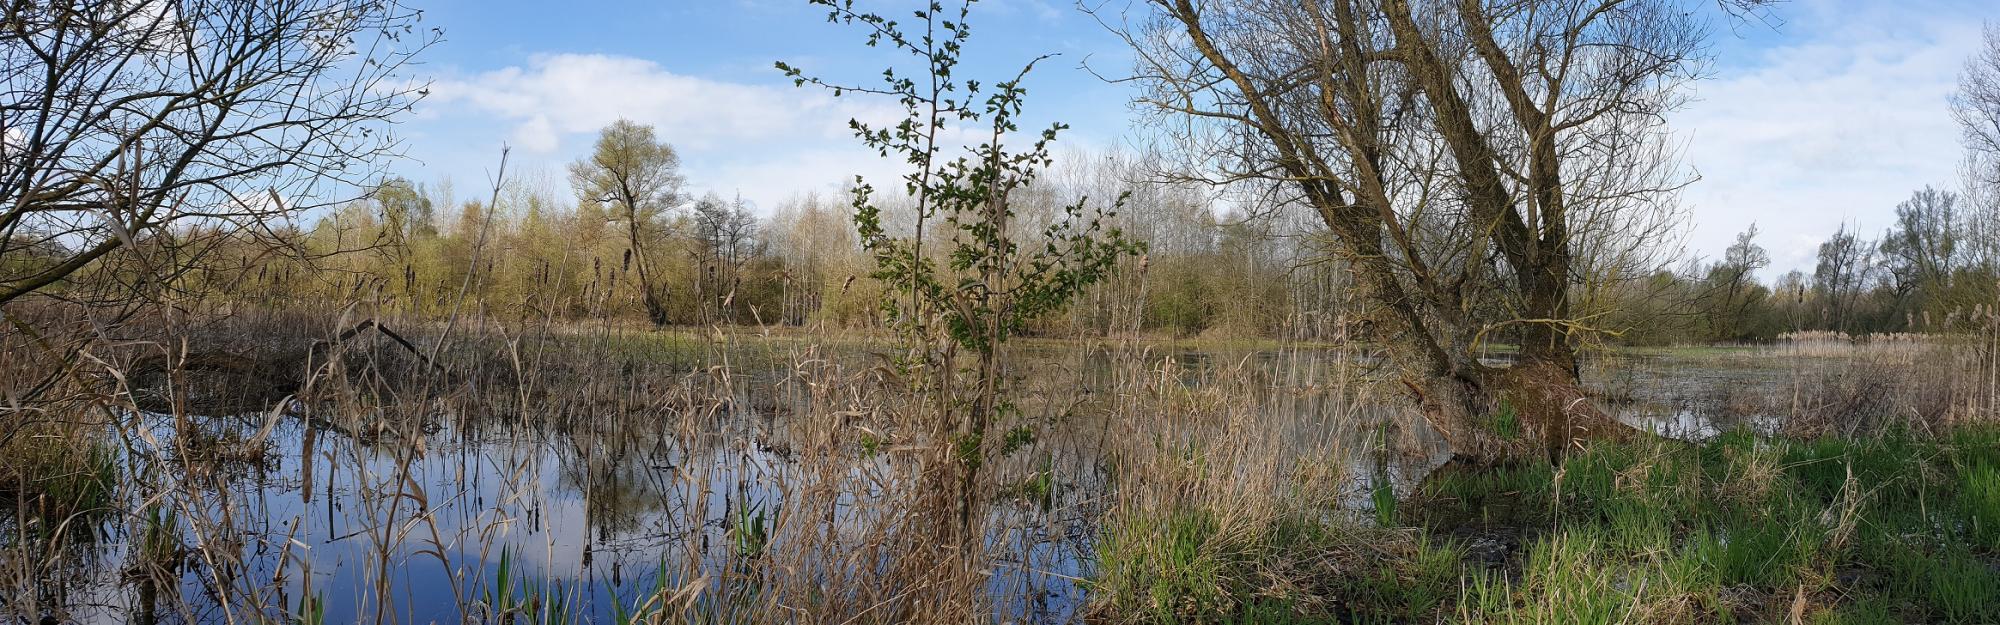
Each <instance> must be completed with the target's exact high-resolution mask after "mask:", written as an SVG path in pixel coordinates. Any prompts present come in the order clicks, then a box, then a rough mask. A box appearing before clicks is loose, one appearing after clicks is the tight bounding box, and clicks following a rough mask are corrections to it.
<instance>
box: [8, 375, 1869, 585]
mask: <svg viewBox="0 0 2000 625" xmlns="http://www.w3.org/2000/svg"><path fill="white" fill-rule="evenodd" d="M691 354H693V355H691ZM341 357H342V358H352V359H354V360H352V361H349V362H347V363H345V364H344V365H343V366H342V367H339V368H334V369H329V371H334V372H335V373H332V374H329V375H327V376H326V377H324V378H321V379H318V380H316V381H315V384H321V385H325V386H323V387H322V388H335V389H339V392H336V393H320V394H317V395H315V394H314V393H311V392H305V393H301V394H300V396H299V397H297V398H288V399H285V400H284V401H282V402H279V403H274V404H273V405H274V406H275V407H276V408H275V409H271V410H265V411H260V412H244V413H241V414H235V415H230V416H222V415H218V414H205V413H201V412H199V411H197V410H195V409H194V408H196V407H197V405H198V404H200V403H201V402H199V401H195V400H196V399H200V398H201V397H203V396H204V395H205V394H214V393H216V391H217V389H215V388H202V387H200V386H198V385H199V384H221V385H224V386H223V387H221V388H223V389H224V390H226V389H227V386H226V385H227V383H228V382H227V380H216V379H209V380H195V379H185V380H183V387H182V388H181V389H179V391H178V392H175V393H169V394H168V395H170V396H171V397H177V398H179V401H178V402H176V401H167V402H165V403H166V404H167V405H164V406H162V405H149V404H158V403H159V402H146V401H139V400H131V401H128V402H126V404H127V407H126V408H124V409H121V410H113V411H111V412H109V413H108V417H107V418H108V423H107V424H106V428H107V433H108V434H109V435H108V436H107V437H106V440H107V441H110V442H109V443H107V444H106V445H105V446H104V448H103V450H102V451H103V453H104V456H105V457H104V462H103V470H104V471H105V472H106V474H107V476H110V477H112V480H111V481H112V482H113V483H115V485H116V487H115V488H113V489H111V491H110V492H109V493H108V494H107V495H106V496H107V497H108V500H107V501H105V502H103V503H102V504H101V505H99V506H96V507H94V508H91V509H87V510H79V511H77V512H75V513H74V514H72V515H70V516H68V517H66V518H62V519H61V520H60V523H59V524H52V523H51V519H50V518H48V517H43V518H33V517H31V516H29V515H27V514H26V513H22V514H10V515H7V518H6V519H4V520H0V534H4V536H5V540H6V541H7V542H9V543H11V544H16V545H21V546H28V545H36V546H38V549H39V550H30V549H25V548H16V549H12V550H10V551H9V552H8V553H7V556H6V557H7V558H8V560H7V561H6V562H5V564H6V566H7V568H8V570H9V571H11V572H13V573H12V575H10V576H9V579H10V581H9V582H8V583H9V584H13V585H14V586H13V587H11V588H8V589H7V593H8V594H10V596H13V597H14V599H12V600H10V601H9V602H8V603H7V604H6V605H4V606H0V609H4V610H5V611H7V612H9V613H12V614H14V615H17V616H26V615H35V614H39V615H42V616H47V617H49V618H52V619H55V620H56V621H58V622H91V623H111V622H140V623H156V622H219V621H221V622H251V621H261V620H265V619H274V618H275V619H294V620H299V621H306V622H377V623H428V622H460V621H466V620H468V619H470V620H479V621H493V620H503V621H504V620H511V619H515V618H520V619H523V620H526V619H534V620H536V621H537V622H556V621H551V620H550V619H553V618H556V617H557V616H559V617H560V621H561V622H599V623H609V622H633V621H636V620H639V619H642V618H646V617H647V616H648V615H652V616H660V615H667V620H687V621H701V622H752V621H761V620H765V619H767V618H769V616H770V615H771V614H773V610H774V609H775V610H784V609H792V610H799V614H800V616H798V617H797V618H798V620H801V621H818V620H825V619H828V618H829V616H836V615H846V616H847V617H851V616H853V615H857V614H862V615H865V614H867V613H868V611H869V610H870V609H872V608H873V606H877V605H881V606H898V605H904V604H902V603H899V602H904V601H907V600H908V599H909V597H910V596H912V595H915V594H921V593H927V592H943V591H945V589H944V588H939V587H927V586H926V584H928V583H931V582H932V580H927V579H925V578H924V577H923V576H924V573H922V571H923V569H922V568H921V567H912V566H911V563H910V562H909V561H908V560H909V559H913V558H919V559H920V558H935V557H954V556H949V555H941V554H944V553H946V552H940V551H936V548H937V547H938V546H939V545H938V543H941V542H948V541H941V540H940V538H939V537H940V536H944V535H948V534H950V532H949V531H948V530H939V529H936V528H933V527H929V526H928V525H935V524H937V523H939V521H937V520H936V517H940V516H942V517H945V518H951V517H952V516H953V515H950V514H943V515H939V514H936V513H937V512H938V510H937V506H939V505H941V504H939V503H938V502H937V501H936V497H935V493H934V492H929V491H933V490H936V488H935V485H934V484H932V483H930V482H928V481H927V477H926V475H925V473H924V470H923V467H924V466H926V465H925V463H926V458H927V457H928V456H927V455H926V454H928V453H929V451H928V450H929V447H928V444H927V443H925V440H926V439H925V434H924V433H923V432H922V431H921V428H920V427H919V426H918V425H917V424H914V423H912V422H909V421H907V420H902V419H901V418H900V417H898V416H897V415H898V410H899V406H898V404H897V403H896V401H895V399H894V397H895V396H896V393H898V392H905V391H906V389H902V388H901V387H899V386H898V385H897V384H898V382H897V381H896V380H895V379H894V377H895V376H894V375H893V373H892V372H890V370H889V369H887V368H885V367H882V366H880V364H879V363H880V362H881V361H882V358H883V357H882V356H880V355H878V354H876V353H875V352H873V351H871V350H868V349H863V348H853V349H846V350H839V351H836V352H823V351H821V350H819V349H817V348H813V347H802V346H795V345H790V344H778V343H763V342H759V341H757V340H755V339H744V340H740V341H729V342H723V343H703V344H701V345H700V349H699V350H695V351H692V352H691V351H690V350H688V349H678V350H667V349H654V348H651V347H647V346H646V345H644V344H629V345H628V344H617V343H603V344H594V345H591V346H589V347H587V348H577V351H574V352H572V353H569V354H568V355H567V356H566V357H554V356H552V357H551V359H550V363H552V364H550V365H547V366H544V367H543V368H542V369H541V370H540V373H537V374H535V375H534V376H533V377H532V378H525V377H524V378H518V379H517V378H514V376H513V375H510V374H507V372H506V371H505V370H501V371H497V372H496V371H488V372H483V373H477V374H473V375H464V376H458V377H455V378H450V379H449V380H448V381H445V380H447V378H444V377H443V376H430V375H428V374H412V373H410V365H409V363H407V362H403V363H398V362H393V361H394V359H393V358H391V357H386V356H382V355H381V353H377V354H375V355H373V356H371V355H369V353H367V352H357V353H354V354H348V355H343V356H341ZM371 358H381V359H382V360H381V362H374V361H371V360H370V359H371ZM1796 362H1797V359H1796V358H1790V357H1789V356H1788V355H1786V354H1781V353H1772V352H1768V351H1758V350H1734V351H1713V352H1701V353H1696V354H1677V353H1617V354H1607V355H1604V356H1602V357H1600V358H1599V359H1597V360H1595V361H1593V363H1592V367H1593V369H1592V371H1594V372H1595V377H1596V381H1595V382H1594V384H1595V385H1596V386H1597V387H1598V388H1599V392H1600V394H1602V395H1604V396H1605V397H1607V398H1608V401H1609V402H1610V403H1611V404H1612V405H1614V406H1616V408H1617V410H1619V411H1620V412H1619V414H1620V415H1621V417H1622V418H1624V419H1625V420H1627V421H1628V422H1630V423H1633V424H1635V425H1640V426H1642V427H1647V428H1649V429H1653V430H1655V431H1658V432H1661V433H1663V434H1667V435H1669V436H1674V437H1682V438H1706V437H1712V436H1713V435H1715V434H1716V433H1718V432H1720V431H1722V430H1724V429H1728V428H1733V427H1738V426H1747V427H1751V428H1757V429H1762V430H1765V431H1767V432H1768V431H1775V430H1776V429H1777V428H1778V427H1779V416H1780V415H1778V414H1776V413H1775V412H1772V410H1774V409H1775V407H1778V406H1781V405H1784V404H1785V400H1784V398H1787V397H1790V396H1792V395H1796V394H1797V393H1798V392H1799V390H1798V389H1799V387H1800V380H1801V377H1800V375H1801V374H1800V371H1799V368H1798V366H1797V365H1796V364H1790V365H1787V364H1781V363H1796ZM1816 362H1820V363H1821V364H1818V365H1815V366H1818V367H1822V368H1823V367H1829V366H1838V363H1840V362H1843V361H1841V360H1837V359H1831V360H1829V359H1822V360H1821V361H1816ZM1369 363H1370V359H1369V358H1367V357H1365V356H1362V355H1357V354H1355V353H1352V352H1348V351H1345V350H1337V349H1326V348H1304V347H1300V348H1286V349H1269V350H1248V349H1235V350H1231V349H1184V348H1174V349H1165V348H1153V347H1147V346H1143V345H1128V346H1122V347H1100V348H1096V349H1092V350H1061V351H1058V350H1042V349H1036V348H1034V347H1032V346H1031V347H1029V348H1027V349H1022V350H1019V353H1017V354H1016V355H1015V356H1014V357H1013V358H1012V360H1011V361H1010V366H1009V371H1010V376H1011V378H1012V379H1013V380H1014V384H1015V387H1014V388H1016V389H1017V393H1016V394H1017V396H1018V397H1019V400H1018V402H1017V403H1016V404H1015V406H1014V412H1013V413H1012V416H1011V417H1010V420H1009V421H1008V423H1007V424H1006V425H1007V427H1006V431H1007V432H1008V440H1007V442H1006V446H1007V449H1006V451H1005V453H1003V454H1002V455H1001V458H1000V460H999V461H998V462H995V463H993V466H990V467H987V468H985V469H984V470H982V472H981V473H980V479H981V480H982V486H981V488H979V489H978V490H977V492H978V493H979V501H978V502H977V505H976V512H975V513H974V514H976V515H977V516H979V517H980V518H979V519H978V520H977V522H976V523H972V524H971V525H972V526H973V527H976V528H977V529H976V531H977V532H978V534H979V536H980V537H981V544H983V552H982V553H983V554H984V556H985V558H987V559H985V560H983V562H985V564H984V565H982V566H979V567H977V568H976V573H975V574H974V575H975V578H974V579H969V580H958V581H959V582H961V583H964V584H966V587H968V588H977V589H978V592H980V593H982V594H983V598H981V599H979V600H977V601H975V602H973V604H974V605H976V606H979V607H978V608H977V609H979V610H982V611H985V612H988V613H990V615H991V617H992V618H993V619H994V620H996V621H999V622H1048V623H1061V622H1073V621H1077V620H1080V619H1081V618H1082V617H1083V615H1084V614H1085V613H1086V612H1087V610H1088V607H1089V605H1090V598H1089V593H1090V589H1091V588H1092V586H1091V581H1090V580H1091V579H1093V576H1094V574H1095V571H1094V566H1095V564H1094V563H1095V561H1096V558H1097V555H1096V553H1097V549H1099V545H1098V544H1097V542H1098V540H1099V539H1100V537H1101V536H1102V535H1103V532H1104V531H1105V530H1104V527H1103V526H1102V524H1103V522H1104V515H1105V514H1106V511H1107V510H1109V509H1112V508H1114V507H1116V506H1118V505H1122V504H1121V503H1120V502H1121V501H1124V500H1138V499H1140V498H1141V493H1144V492H1150V491H1151V490H1154V489H1163V488H1165V487H1163V486H1162V484H1165V483H1168V482H1170V481H1171V480H1168V479H1167V477H1171V476H1174V475H1178V473H1177V472H1179V471H1182V470H1184V469H1185V468H1186V467H1189V466H1196V465H1201V464H1203V463H1215V464H1216V467H1215V468H1217V469H1220V470H1218V471H1214V472H1212V473H1214V474H1208V473H1204V475H1203V476H1201V477H1199V478H1196V479H1195V481H1193V482H1190V483H1188V484H1183V485H1182V486H1179V487H1175V488H1180V489H1182V490H1185V489H1187V488H1202V487H1203V486H1201V484H1203V483H1207V482H1215V481H1220V482H1221V483H1223V484H1226V487H1227V488H1228V489H1232V492H1233V495H1232V496H1235V497H1242V498H1245V499H1246V500H1259V499H1266V498H1284V497H1292V496H1296V495H1297V493H1296V492H1295V490H1294V489H1297V488H1299V487H1300V485H1301V484H1314V485H1318V486H1319V488H1318V489H1317V492H1314V493H1313V494H1312V495H1311V496H1313V497H1318V498H1321V499H1323V500H1324V505H1323V509H1324V510H1326V514H1334V515H1346V516H1353V517H1356V518H1361V517H1366V516H1368V515H1370V514H1372V513H1373V512H1372V511H1373V509H1374V507H1375V506H1376V505H1378V504H1376V503H1373V502H1371V495H1372V493H1374V492H1377V491H1378V490H1379V489H1380V488H1382V487H1383V485H1384V484H1387V485H1388V488H1390V489H1391V490H1392V492H1395V493H1397V494H1399V495H1408V494H1409V493H1410V492H1411V491H1412V490H1413V488H1414V486H1415V484H1416V483H1417V482H1418V480H1419V479H1420V478H1421V477H1422V476H1424V475H1425V474H1426V473H1427V472H1428V471H1429V470H1430V469H1431V468H1432V467H1435V466H1437V465H1438V464H1440V463H1442V462H1444V461H1445V460H1446V459H1447V458H1448V456H1449V454H1448V452H1446V451H1445V449H1444V447H1443V446H1442V444H1441V443H1440V442H1439V441H1438V440H1437V439H1436V436H1435V435H1434V434H1431V433H1430V432H1429V431H1428V430H1427V429H1426V428H1423V427H1422V426H1421V425H1420V421H1414V420H1411V419H1405V418H1399V417H1401V416H1402V415H1403V414H1404V413H1403V412H1402V411H1403V410H1404V408H1403V407H1402V406H1401V405H1400V403H1399V401H1397V400H1396V399H1395V398H1394V396H1391V395H1383V394H1381V393H1379V392H1378V391H1376V390H1374V389H1372V388H1371V387H1370V385H1369V384H1368V383H1367V381H1366V380H1367V378H1368V377H1369V375H1370V364H1369ZM1827 363H1834V364H1827ZM507 369H511V368H507ZM614 373H615V375H614ZM398 376H401V377H400V378H399V377H398ZM158 390H159V389H143V388H139V389H132V390H131V391H130V392H131V394H132V396H133V397H140V396H144V395H146V394H148V393H152V392H156V391H158ZM190 398H193V399H190ZM1753 399H1754V401H1753ZM176 406H179V408H180V409H178V410H176V409H175V407H176ZM1395 423H1417V424H1418V425H1415V426H1414V427H1396V426H1394V425H1393V424H1395ZM1225 459H1226V462H1227V463H1228V464H1226V465H1225V464H1222V463H1223V462H1225ZM1189 463H1193V464H1189ZM1175 467H1181V469H1176V468H1175ZM1207 488H1221V486H1215V485H1210V486H1207ZM1155 495H1158V493H1155ZM24 527H25V530H24ZM30 539H32V540H30ZM958 557H962V556H958ZM903 609H906V608H903ZM831 620H834V621H839V620H842V619H839V618H835V619H831Z"/></svg>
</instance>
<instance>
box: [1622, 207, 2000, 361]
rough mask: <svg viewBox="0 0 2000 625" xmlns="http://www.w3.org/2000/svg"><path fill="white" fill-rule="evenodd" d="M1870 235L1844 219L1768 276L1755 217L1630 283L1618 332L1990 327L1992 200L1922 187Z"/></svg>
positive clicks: (1636, 336)
mask: <svg viewBox="0 0 2000 625" xmlns="http://www.w3.org/2000/svg"><path fill="white" fill-rule="evenodd" d="M1895 215H1896V220H1895V223H1894V224H1893V225H1892V226H1890V227H1889V228H1888V229H1887V230H1886V231H1885V232H1883V233H1881V234H1880V235H1878V236H1876V237H1874V238H1866V237H1864V236H1863V235H1862V234H1861V233H1859V232H1857V231H1856V230H1855V229H1853V228H1851V227H1848V226H1842V227H1841V228H1840V229H1839V230H1838V231H1836V232H1834V233H1833V234H1832V235H1830V236H1829V237H1828V238H1827V239H1826V240H1825V241H1824V242H1822V243H1820V245H1819V251H1818V256H1817V260H1816V262H1815V264H1814V265H1813V268H1812V270H1811V271H1810V272H1807V271H1804V270H1792V271H1789V272H1786V273H1783V274H1778V275H1775V276H1771V277H1770V278H1769V280H1768V281H1766V280H1765V279H1764V276H1761V275H1760V272H1762V271H1764V270H1766V269H1768V268H1769V266H1770V264H1771V258H1770V255H1769V254H1768V253H1766V251H1765V249H1764V248H1763V247H1762V246H1761V245H1760V244H1759V243H1758V241H1757V234H1758V231H1757V227H1756V226H1755V225H1752V226H1751V227H1750V229H1749V230H1747V231H1745V232H1743V233H1741V234H1739V235H1737V238H1736V241H1735V243H1734V244H1732V245H1730V246H1729V248H1728V249H1727V250H1726V251H1725V252H1724V254H1723V255H1722V257H1721V258H1719V259H1716V260H1714V261H1713V262H1708V263H1701V262H1687V263H1685V264H1684V265H1683V266H1682V269H1681V270H1680V271H1665V270H1663V271H1659V272H1656V273H1655V274H1654V275H1652V276H1650V277H1649V278H1647V279H1645V280H1643V281H1641V282H1639V283H1636V284H1631V285H1627V286H1626V287H1625V288H1624V292H1623V294H1622V296H1623V298H1624V301H1623V302H1621V304H1620V306H1618V307H1617V308H1618V311H1617V314H1616V315H1615V316H1616V317H1617V318H1618V319H1617V321H1616V322H1615V323H1614V324H1613V325H1616V326H1619V327H1621V328H1622V330H1623V331H1622V332H1621V333H1620V338H1621V339H1622V340H1623V341H1624V342H1627V343H1640V344H1663V343H1691V342H1754V341H1763V340H1770V339H1772V338H1775V337H1777V336H1779V335H1782V334H1785V333H1790V332H1810V331H1818V332H1838V333H1844V334H1850V335H1865V334H1877V333H1899V332H1919V333H1943V332H1957V331H1964V330H1969V329H1973V328H1980V327H1990V326H1992V325H1993V324H1995V323H1996V317H1995V315H1996V313H2000V310H1996V306H1997V305H2000V301H1996V299H1995V298H1996V296H2000V289H1996V286H2000V236H1996V235H2000V220H1996V212H1995V210H1994V208H1993V207H1992V206H1989V205H1983V204H1982V203H1979V202H1970V201H1967V199H1966V195H1963V194H1960V193H1956V192H1952V191H1946V190H1940V189H1936V188H1933V187H1924V188H1923V189H1920V190H1918V191H1916V192H1914V193H1912V194H1911V196H1910V198H1909V199H1908V200H1905V201H1903V202H1901V203H1899V204H1897V205H1896V206H1895Z"/></svg>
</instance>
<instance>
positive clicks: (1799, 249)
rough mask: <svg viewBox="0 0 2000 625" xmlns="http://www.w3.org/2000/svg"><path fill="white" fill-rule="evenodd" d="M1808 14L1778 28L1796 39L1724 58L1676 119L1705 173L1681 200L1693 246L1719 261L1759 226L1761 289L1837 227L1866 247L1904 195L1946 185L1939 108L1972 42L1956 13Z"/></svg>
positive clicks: (1948, 139)
mask: <svg viewBox="0 0 2000 625" xmlns="http://www.w3.org/2000/svg"><path fill="white" fill-rule="evenodd" d="M1803 8H1804V10H1803V11H1802V12H1801V13H1800V14H1798V15H1793V16H1788V17H1787V19H1788V20H1789V21H1790V23H1789V24H1787V25H1786V26H1784V30H1785V33H1786V34H1787V35H1791V39H1792V40H1791V41H1789V42H1787V43H1783V44H1781V45H1777V46H1774V47H1770V48H1767V49H1764V50H1762V51H1761V52H1760V53H1758V57H1757V58H1754V59H1748V60H1747V62H1746V60H1743V59H1723V63H1724V68H1723V69H1721V70H1720V71H1719V72H1718V74H1719V75H1718V76H1717V77H1715V78H1713V79H1710V80H1707V81H1703V82H1701V83H1698V84H1697V85H1696V86H1695V89H1694V92H1695V95H1696V96H1697V97H1698V98H1699V101H1697V102H1695V103H1694V104H1692V105H1691V106H1689V107H1688V108H1687V109H1685V110H1683V111H1681V112H1680V113H1678V114H1676V115H1675V117H1674V119H1673V120H1672V121H1673V124H1674V126H1675V127H1676V128H1677V129H1679V132H1680V133H1681V136H1682V137H1684V138H1686V139H1687V141H1688V151H1687V158H1688V161H1689V163H1690V164H1691V165H1693V166H1694V167H1695V168H1696V169H1697V170H1699V172H1700V173H1701V175H1702V180H1701V181H1699V182H1697V183H1695V185H1694V186H1693V187H1691V188H1690V189H1689V190H1688V193H1687V194H1686V200H1687V201H1688V202H1689V203H1690V204H1691V207H1692V213H1693V218H1694V222H1695V224H1694V230H1693V233H1692V236H1691V240H1690V244H1691V245H1692V247H1693V248H1694V249H1695V250H1696V251H1698V252H1701V253H1703V254H1705V255H1707V256H1710V257H1714V256H1716V255H1719V254H1720V253H1721V251H1722V249H1723V248H1724V247H1726V246H1728V245H1729V243H1730V241H1731V239H1732V238H1733V237H1734V235H1735V234H1736V233H1737V232H1740V231H1742V230H1743V229H1745V228H1747V227H1749V225H1750V224H1751V223H1752V222H1755V223H1756V224H1757V226H1758V229H1759V231H1760V232H1761V233H1762V234H1761V235H1760V237H1759V239H1760V241H1759V242H1760V243H1761V244H1762V245H1764V246H1765V247H1766V248H1767V249H1769V250H1770V252H1771V256H1772V260H1773V266H1772V270H1771V271H1769V272H1767V274H1766V275H1765V276H1764V277H1765V278H1766V279H1770V278H1774V277H1775V276H1776V275H1778V274H1780V273H1783V272H1784V271H1788V270H1791V269H1795V268H1802V269H1808V270H1809V269H1810V268H1811V264H1812V262H1813V255H1814V254H1815V253H1816V251H1817V246H1818V243H1819V242H1820V241H1822V240H1824V239H1825V238H1826V237H1827V236H1828V235H1830V234H1832V233H1833V232H1834V231H1835V229H1837V228H1839V227H1840V225H1841V224H1842V223H1848V224H1854V225H1857V226H1859V227H1860V229H1861V231H1862V232H1863V233H1864V234H1865V235H1868V236H1872V235H1873V234H1875V233H1879V232H1880V230H1881V229H1883V228H1885V227H1887V225H1888V223H1889V221H1890V217H1891V215H1892V209H1893V207H1894V206H1895V204H1896V203H1897V202H1898V201H1901V200H1903V199H1905V198H1907V197H1908V196H1909V193H1910V192H1911V191H1912V190H1914V189H1917V188H1920V187H1922V186H1923V185H1926V184H1931V185H1939V186H1955V184H1956V183H1955V174H1956V168H1957V165H1958V162H1959V158H1960V155H1961V152H1960V149H1959V145H1958V129H1957V127H1956V125H1954V123H1953V122H1952V120H1951V117H1950V113H1949V108H1948V106H1949V105H1948V104H1947V97H1948V96H1949V95H1950V93H1951V92H1952V91H1953V90H1954V89H1955V88H1956V84H1957V83H1956V81H1957V75H1958V72H1959V69H1960V68H1961V67H1963V65H1964V61H1965V59H1966V58H1967V56H1968V55H1970V54H1971V53H1972V52H1973V50H1974V49H1976V45H1977V43H1978V41H1979V23H1978V19H1977V18H1972V19H1967V18H1966V17H1965V16H1964V15H1963V14H1962V12H1958V13H1959V14H1953V12H1947V11H1929V10H1911V9H1909V8H1908V7H1898V8H1895V9H1893V10H1886V11H1855V10H1851V9H1853V7H1848V6H1841V5H1834V4H1811V5H1805V6H1804V7H1803ZM1718 35H1719V36H1728V35H1727V33H1718Z"/></svg>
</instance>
